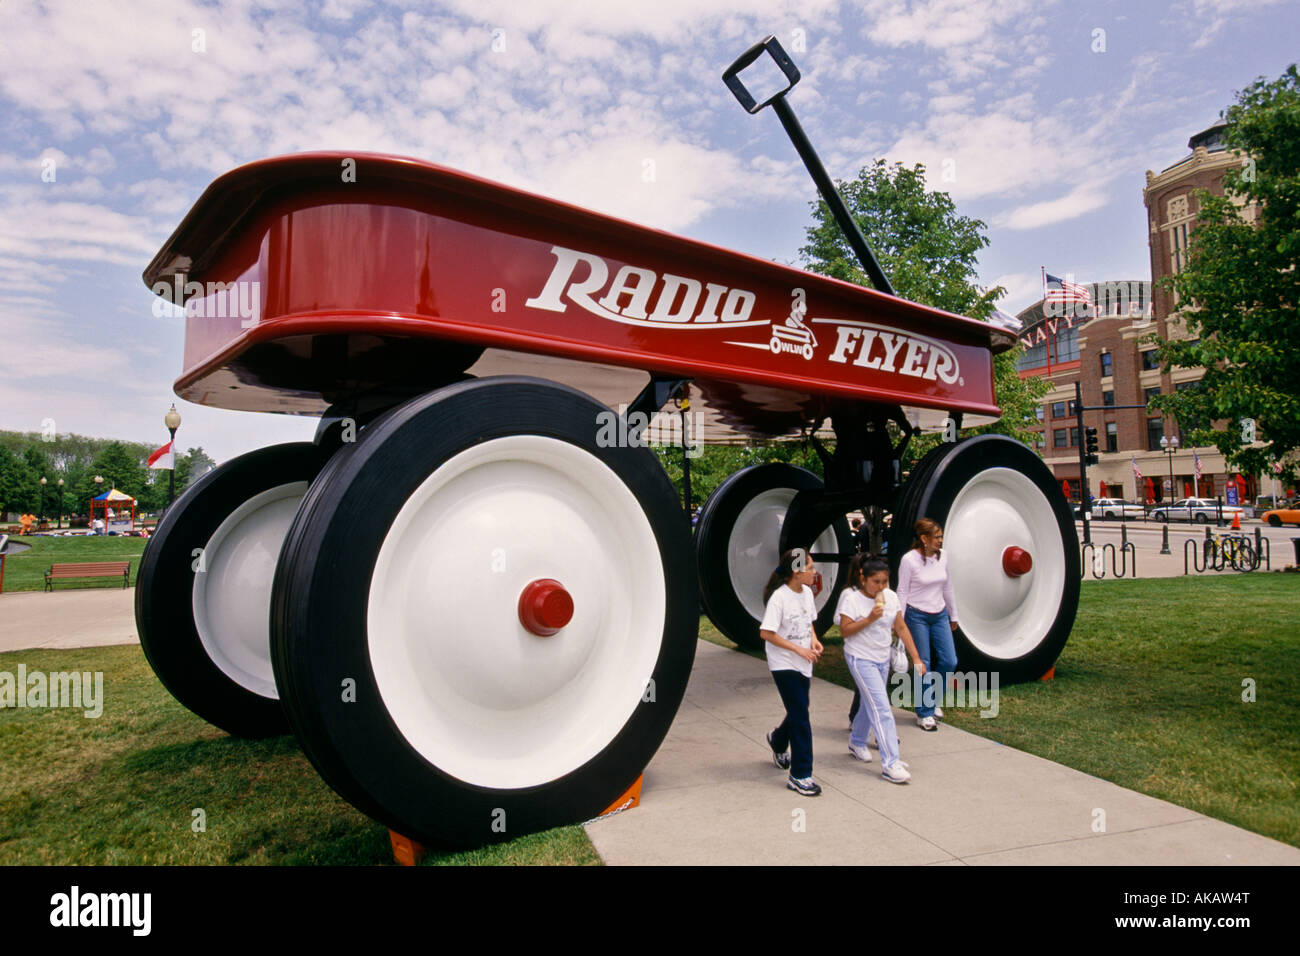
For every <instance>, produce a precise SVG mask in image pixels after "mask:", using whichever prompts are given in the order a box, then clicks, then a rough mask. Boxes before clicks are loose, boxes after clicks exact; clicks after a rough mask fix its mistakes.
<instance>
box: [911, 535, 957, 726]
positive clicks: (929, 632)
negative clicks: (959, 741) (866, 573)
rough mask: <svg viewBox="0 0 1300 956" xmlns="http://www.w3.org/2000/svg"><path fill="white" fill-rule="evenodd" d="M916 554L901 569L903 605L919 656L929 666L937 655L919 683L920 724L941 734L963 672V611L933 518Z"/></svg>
mask: <svg viewBox="0 0 1300 956" xmlns="http://www.w3.org/2000/svg"><path fill="white" fill-rule="evenodd" d="M913 530H914V531H915V532H916V540H915V541H913V542H912V550H910V551H908V552H907V554H905V555H903V560H902V561H900V562H899V565H898V602H899V604H901V605H902V606H903V621H904V623H905V624H906V625H907V629H908V630H909V631H911V633H912V639H913V640H914V641H915V642H916V649H917V652H918V653H919V654H920V656H921V660H923V661H925V663H926V665H927V666H928V665H929V664H930V658H931V653H930V652H931V650H932V649H933V651H934V657H935V658H937V659H936V660H935V664H934V668H933V669H932V670H930V671H928V672H927V673H926V674H925V675H924V676H922V677H921V678H919V680H917V681H916V682H914V684H913V695H912V697H913V702H914V703H915V704H916V722H917V724H919V725H920V727H921V729H922V730H938V729H939V728H938V724H937V723H936V722H935V718H936V717H942V716H943V708H942V707H941V706H939V705H940V704H941V703H942V700H943V690H944V688H945V687H947V686H948V676H949V675H950V674H951V673H952V672H953V671H955V670H956V669H957V649H956V647H955V646H954V645H953V640H952V632H953V631H955V630H957V609H956V608H955V607H954V606H953V600H952V582H951V581H950V580H949V579H948V558H947V556H946V555H945V554H944V553H943V529H942V528H940V527H939V525H938V524H937V523H936V522H934V521H932V520H930V519H929V518H922V519H921V520H920V521H918V522H917V523H916V524H915V525H914V526H913Z"/></svg>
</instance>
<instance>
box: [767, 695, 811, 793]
mask: <svg viewBox="0 0 1300 956" xmlns="http://www.w3.org/2000/svg"><path fill="white" fill-rule="evenodd" d="M772 680H774V681H776V689H777V692H778V693H779V694H780V695H781V703H783V704H785V720H783V721H781V726H779V727H777V728H776V730H774V731H772V749H773V750H775V751H776V752H777V753H784V752H785V748H786V747H789V748H790V776H792V777H797V778H799V779H803V778H804V777H811V776H812V765H813V746H812V724H811V723H810V722H809V720H808V691H809V688H811V687H812V678H811V677H804V676H803V675H802V674H800V673H799V672H798V671H788V670H787V671H772Z"/></svg>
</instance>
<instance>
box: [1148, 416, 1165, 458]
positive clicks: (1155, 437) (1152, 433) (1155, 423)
mask: <svg viewBox="0 0 1300 956" xmlns="http://www.w3.org/2000/svg"><path fill="white" fill-rule="evenodd" d="M1164 437H1165V420H1164V419H1163V418H1148V419H1147V451H1160V439H1162V438H1164Z"/></svg>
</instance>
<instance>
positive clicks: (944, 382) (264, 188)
mask: <svg viewBox="0 0 1300 956" xmlns="http://www.w3.org/2000/svg"><path fill="white" fill-rule="evenodd" d="M345 180H347V181H345ZM353 180H354V181H353ZM145 281H146V282H147V283H148V284H149V285H150V286H151V287H153V288H154V289H155V290H156V291H158V292H159V293H160V294H163V295H166V296H167V297H169V298H171V299H172V301H174V302H177V303H179V302H181V301H186V303H187V318H186V339H185V360H184V371H183V373H182V374H181V376H180V378H179V379H178V380H177V382H176V392H177V394H178V395H180V396H182V397H183V398H186V399H189V400H190V401H193V402H197V403H200V404H205V405H214V406H217V407H222V408H235V409H242V410H249V411H268V412H287V413H297V414H319V413H320V412H322V411H324V410H325V409H326V408H327V407H328V406H329V405H331V404H333V403H334V402H335V401H337V400H338V398H339V397H340V396H343V395H346V394H350V393H355V392H358V391H363V390H365V389H369V388H377V387H383V386H385V385H386V384H389V383H391V382H394V381H401V380H404V379H408V378H412V377H415V378H418V377H419V376H420V375H421V374H423V373H427V371H428V370H429V369H430V368H438V367H441V366H443V365H446V363H447V356H448V351H449V348H448V343H461V344H463V345H468V346H485V347H494V348H498V349H504V350H509V351H514V352H521V353H537V354H543V355H551V356H558V357H563V358H568V359H576V360H582V361H588V362H596V363H601V364H605V365H615V366H624V367H628V368H636V369H642V370H645V371H647V372H650V373H652V374H658V375H665V376H675V377H679V378H689V379H691V380H693V381H694V383H695V384H696V385H698V386H699V388H700V389H701V390H702V391H703V392H704V394H705V396H706V398H707V400H708V401H709V403H710V404H711V405H712V406H713V407H714V408H715V409H717V411H718V412H719V414H720V415H721V417H722V418H723V419H724V420H725V421H726V422H727V423H728V424H730V425H732V426H733V427H737V428H741V429H744V430H747V431H752V432H757V433H763V434H782V433H785V432H788V431H790V430H791V429H794V428H798V427H799V426H800V425H801V424H804V423H806V422H808V421H810V420H813V419H815V418H818V417H819V416H824V415H826V414H827V413H828V409H829V406H830V404H831V403H833V402H834V400H836V399H838V400H844V399H848V400H850V401H852V400H861V401H866V402H873V403H887V404H901V405H905V406H916V407H921V408H934V409H942V410H946V411H956V412H966V413H972V414H976V415H985V416H996V415H997V414H998V409H997V403H996V399H995V396H994V393H993V378H992V354H993V352H994V351H997V350H1001V349H1004V348H1007V347H1010V345H1011V344H1012V342H1013V339H1012V337H1011V336H1010V335H1009V334H1007V333H1005V332H1003V331H1001V330H1000V329H998V328H996V327H994V326H990V325H987V324H985V323H982V322H977V321H974V320H971V319H967V318H963V317H961V316H956V315H951V314H949V313H945V312H942V311H939V310H937V309H931V308H928V307H925V306H921V305H917V304H915V303H912V302H908V301H906V300H903V299H899V298H897V297H894V296H890V295H886V294H883V293H879V292H876V291H873V290H870V289H865V288H862V287H858V286H854V285H850V284H848V283H844V282H840V281H838V280H834V279H829V278H825V277H822V276H818V275H814V274H811V273H808V272H804V271H801V270H797V269H792V268H789V267H786V266H782V265H779V264H776V263H772V262H768V261H766V260H762V259H758V258H755V257H753V256H747V255H743V254H741V253H737V252H732V251H730V250H727V249H722V248H719V247H717V246H712V245H709V244H707V243H702V242H696V241H692V240H688V239H683V238H681V237H678V236H673V235H670V234H668V233H664V232H660V231H657V230H653V229H649V228H646V227H643V226H637V225H634V224H632V223H628V222H624V221H622V220H619V219H615V218H612V217H609V216H602V215H599V214H597V213H593V212H590V211H588V210H585V209H581V208H578V207H575V206H571V205H567V204H564V203H560V202H556V201H554V200H551V199H546V198H543V197H540V196H536V195H532V194H529V193H525V192H521V191H519V190H515V189H511V188H508V187H506V186H502V185H500V184H497V183H492V182H488V181H486V180H483V179H479V178H476V177H473V176H469V175H466V174H464V173H460V172H456V171H454V170H450V169H446V168H443V167H440V166H435V165H432V164H429V163H424V162H420V161H417V160H412V159H399V158H395V157H390V156H379V155H365V154H356V155H350V156H349V155H345V154H341V153H313V154H304V155H298V156H285V157H280V158H276V159H270V160H264V161H261V162H256V163H251V164H249V165H247V166H242V167H240V168H238V169H236V170H233V171H232V172H229V173H227V174H226V175H224V176H222V177H221V178H219V179H218V180H216V181H215V182H214V183H213V184H212V185H211V186H210V187H209V188H208V189H207V191H206V192H205V193H204V194H203V196H202V198H201V199H200V200H199V201H198V203H197V204H196V205H195V206H194V208H193V210H191V212H190V213H189V215H188V216H186V218H185V220H184V221H183V222H182V223H181V225H180V226H179V228H178V229H177V230H176V232H175V233H174V234H173V235H172V237H171V238H170V239H169V240H168V241H167V243H166V244H165V245H164V246H163V248H162V250H161V251H160V252H159V253H158V255H157V256H156V257H155V258H154V260H153V262H152V263H151V264H150V266H149V268H148V270H147V271H146V273H145ZM796 290H800V291H798V292H797V291H796ZM792 313H793V316H792Z"/></svg>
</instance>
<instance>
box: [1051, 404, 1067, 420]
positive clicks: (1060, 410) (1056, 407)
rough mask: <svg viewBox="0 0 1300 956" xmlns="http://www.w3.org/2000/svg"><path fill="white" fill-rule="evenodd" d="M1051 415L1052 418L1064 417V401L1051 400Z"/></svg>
mask: <svg viewBox="0 0 1300 956" xmlns="http://www.w3.org/2000/svg"><path fill="white" fill-rule="evenodd" d="M1052 417H1053V418H1064V417H1065V402H1053V403H1052Z"/></svg>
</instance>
